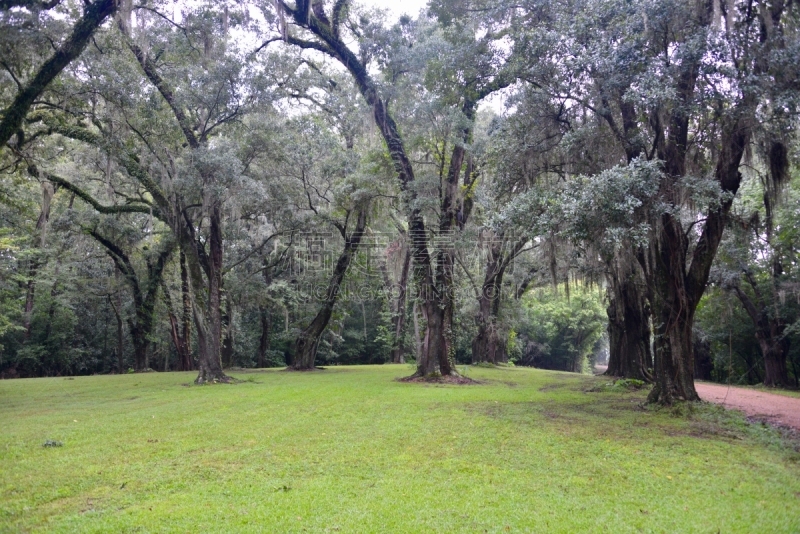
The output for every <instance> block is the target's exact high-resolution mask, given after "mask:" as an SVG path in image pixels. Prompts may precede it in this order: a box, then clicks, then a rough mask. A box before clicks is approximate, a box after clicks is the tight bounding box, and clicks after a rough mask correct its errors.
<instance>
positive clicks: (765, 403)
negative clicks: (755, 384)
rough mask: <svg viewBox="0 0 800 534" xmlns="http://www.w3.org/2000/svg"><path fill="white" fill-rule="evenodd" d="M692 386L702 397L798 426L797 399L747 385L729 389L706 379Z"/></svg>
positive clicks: (799, 422)
mask: <svg viewBox="0 0 800 534" xmlns="http://www.w3.org/2000/svg"><path fill="white" fill-rule="evenodd" d="M694 386H695V388H697V393H698V394H699V395H700V398H701V399H703V400H704V401H708V402H713V403H715V404H721V405H723V406H725V407H726V408H732V409H734V410H741V411H743V412H744V413H746V414H747V415H750V416H753V417H758V418H759V419H766V420H768V421H769V422H771V423H774V424H779V425H783V426H790V427H792V428H794V429H796V430H800V399H797V398H794V397H786V396H784V395H776V394H775V393H767V392H765V391H755V390H752V389H746V388H737V387H731V388H730V389H728V386H724V385H721V384H709V383H706V382H695V384H694Z"/></svg>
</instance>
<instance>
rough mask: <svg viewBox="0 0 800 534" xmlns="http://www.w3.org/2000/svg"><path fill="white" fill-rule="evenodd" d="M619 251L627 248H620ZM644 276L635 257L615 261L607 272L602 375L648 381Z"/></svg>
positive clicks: (648, 334)
mask: <svg viewBox="0 0 800 534" xmlns="http://www.w3.org/2000/svg"><path fill="white" fill-rule="evenodd" d="M622 250H623V253H624V252H626V251H627V249H622ZM644 283H645V281H644V276H643V274H642V273H641V267H640V266H639V265H638V262H637V260H636V259H632V260H630V261H616V262H614V264H613V265H612V267H611V272H610V274H609V285H608V292H609V305H608V308H607V309H606V313H607V314H608V338H609V357H608V369H607V370H606V373H605V374H606V375H608V376H616V377H621V378H632V379H636V380H644V381H645V382H652V380H653V376H652V375H651V374H650V371H648V369H647V367H648V362H650V361H652V353H651V347H650V335H651V332H650V313H649V306H648V305H647V299H646V297H645V296H644V295H643V293H644V288H643V286H644Z"/></svg>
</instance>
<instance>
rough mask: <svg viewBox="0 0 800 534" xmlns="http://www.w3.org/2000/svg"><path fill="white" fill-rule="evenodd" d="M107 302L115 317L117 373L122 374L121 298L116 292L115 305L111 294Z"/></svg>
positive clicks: (123, 358) (123, 357)
mask: <svg viewBox="0 0 800 534" xmlns="http://www.w3.org/2000/svg"><path fill="white" fill-rule="evenodd" d="M118 272H119V271H115V272H114V274H115V275H116V274H117V273H118ZM108 303H109V304H110V305H111V309H112V310H114V316H115V317H116V318H117V373H119V374H123V373H124V372H125V354H124V350H125V345H124V339H123V336H122V315H121V314H120V310H121V309H122V298H121V297H120V295H119V293H117V305H116V306H115V305H114V301H113V300H111V295H109V296H108Z"/></svg>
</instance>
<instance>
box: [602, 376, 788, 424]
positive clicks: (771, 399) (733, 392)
mask: <svg viewBox="0 0 800 534" xmlns="http://www.w3.org/2000/svg"><path fill="white" fill-rule="evenodd" d="M605 371H606V366H604V365H603V366H601V365H596V366H595V368H594V373H595V374H596V375H599V374H603V373H604V372H605ZM694 387H695V388H696V389H697V393H698V394H699V395H700V398H701V399H703V400H704V401H707V402H713V403H714V404H721V405H723V406H724V407H726V408H729V409H733V410H740V411H742V412H744V413H746V414H747V415H749V416H751V417H757V418H759V419H765V420H767V421H769V422H770V423H773V424H778V425H783V426H789V427H792V428H794V429H795V430H800V399H798V398H794V397H787V396H785V395H776V394H775V393H768V392H766V391H755V390H752V389H747V388H737V387H731V388H730V390H729V389H728V386H724V385H722V384H709V383H708V382H695V383H694Z"/></svg>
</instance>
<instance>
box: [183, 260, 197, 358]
mask: <svg viewBox="0 0 800 534" xmlns="http://www.w3.org/2000/svg"><path fill="white" fill-rule="evenodd" d="M180 266H181V303H182V305H183V314H182V317H181V352H180V354H181V361H182V363H181V368H182V370H184V371H191V370H192V369H194V365H193V362H192V295H191V293H190V292H189V273H188V272H187V269H186V254H185V253H184V252H183V248H181V252H180Z"/></svg>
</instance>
